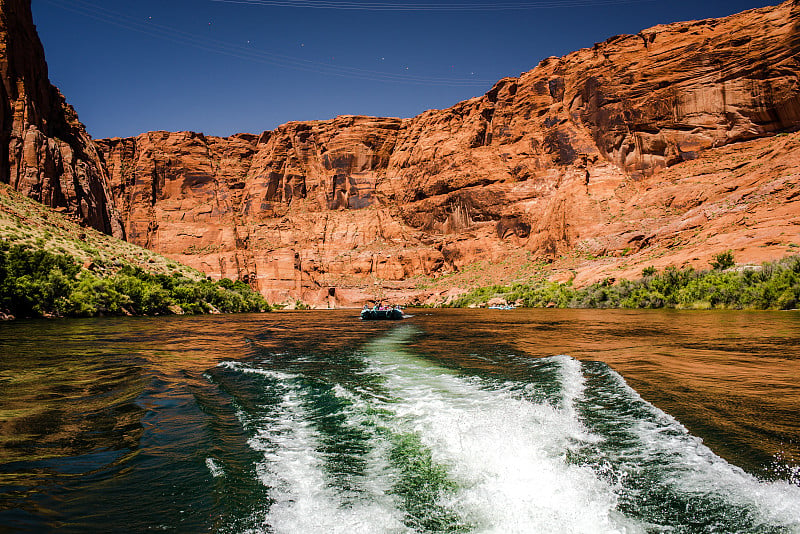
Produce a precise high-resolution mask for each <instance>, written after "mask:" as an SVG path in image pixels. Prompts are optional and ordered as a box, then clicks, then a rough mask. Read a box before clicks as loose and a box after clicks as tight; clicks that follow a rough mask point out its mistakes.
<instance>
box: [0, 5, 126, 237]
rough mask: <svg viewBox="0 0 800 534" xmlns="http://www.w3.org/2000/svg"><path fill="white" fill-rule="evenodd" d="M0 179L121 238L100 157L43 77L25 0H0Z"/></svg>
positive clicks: (38, 45) (38, 46)
mask: <svg viewBox="0 0 800 534" xmlns="http://www.w3.org/2000/svg"><path fill="white" fill-rule="evenodd" d="M0 181H2V182H4V183H7V184H10V185H11V186H12V187H14V188H15V189H17V190H18V191H20V192H22V193H24V194H26V195H27V196H29V197H31V198H34V199H36V200H38V201H40V202H42V203H44V204H46V205H48V206H51V207H54V208H61V209H63V210H65V211H66V212H68V213H71V214H73V215H74V216H75V217H76V218H77V219H79V220H81V221H82V222H84V223H86V224H89V225H91V226H93V227H94V228H97V229H98V230H101V231H104V232H106V233H110V234H113V235H115V236H117V237H123V233H122V225H121V223H120V219H119V215H118V214H117V213H116V210H115V208H114V205H113V201H112V200H111V199H110V198H109V196H108V187H107V175H106V171H105V167H104V165H103V162H102V159H101V157H100V154H99V153H98V152H97V148H96V146H95V145H94V142H93V141H92V139H91V138H90V137H89V135H88V134H87V133H86V130H85V128H84V126H83V124H81V123H80V121H79V120H78V116H77V114H76V113H75V110H74V109H72V107H71V106H69V105H68V104H67V103H66V101H65V100H64V97H63V96H62V95H61V93H60V92H59V91H58V89H56V88H55V87H53V86H52V85H51V84H50V81H49V79H48V75H47V63H46V62H45V59H44V50H43V48H42V44H41V42H40V41H39V37H38V35H37V34H36V28H35V26H34V25H33V20H32V16H31V6H30V0H0Z"/></svg>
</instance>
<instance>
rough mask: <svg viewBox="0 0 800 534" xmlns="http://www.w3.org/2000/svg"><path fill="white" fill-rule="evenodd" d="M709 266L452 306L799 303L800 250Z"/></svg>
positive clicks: (489, 292)
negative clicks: (499, 302)
mask: <svg viewBox="0 0 800 534" xmlns="http://www.w3.org/2000/svg"><path fill="white" fill-rule="evenodd" d="M711 267H712V268H711V269H710V270H696V269H693V268H691V267H686V268H683V269H679V268H677V267H667V268H666V269H664V270H663V271H661V272H659V271H657V270H656V269H655V268H653V267H648V268H645V269H644V271H643V272H642V278H641V279H639V280H618V281H615V280H613V279H606V280H603V281H601V282H598V283H595V284H592V285H590V286H587V287H583V288H576V287H573V285H572V284H571V283H557V282H549V281H546V280H543V279H539V280H536V281H530V282H523V283H515V284H511V285H495V286H490V287H481V288H476V289H473V290H472V291H470V292H468V293H466V294H465V295H463V296H462V297H460V298H458V299H457V300H455V301H453V302H452V303H451V304H449V305H448V306H450V307H475V306H484V305H486V303H488V302H489V301H490V300H492V299H505V300H506V301H507V302H511V303H517V304H518V305H521V306H525V307H532V308H544V307H550V308H682V309H711V308H724V309H738V310H741V309H756V310H788V309H796V308H798V307H800V256H790V257H787V258H784V259H782V260H778V261H774V262H768V263H764V264H762V265H759V266H744V267H740V268H736V267H735V263H734V258H733V253H732V252H731V251H726V252H723V253H720V254H718V255H717V256H715V257H714V261H713V262H711Z"/></svg>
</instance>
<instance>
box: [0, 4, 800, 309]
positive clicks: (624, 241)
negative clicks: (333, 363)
mask: <svg viewBox="0 0 800 534" xmlns="http://www.w3.org/2000/svg"><path fill="white" fill-rule="evenodd" d="M0 49H1V50H2V54H0V78H1V79H2V83H0V126H2V128H0V147H2V151H0V180H2V181H3V182H7V183H9V184H10V185H11V186H12V187H14V188H15V189H17V190H19V191H22V192H23V193H25V194H26V195H28V196H30V197H32V198H35V199H37V200H39V201H41V202H43V203H45V204H47V205H49V206H53V207H57V208H61V209H62V210H64V211H67V212H69V213H71V214H72V215H74V216H75V217H76V218H79V219H80V220H82V221H83V222H84V223H86V224H90V225H92V226H94V227H95V228H98V229H101V230H103V231H104V232H107V233H111V234H114V235H116V236H126V238H127V239H128V240H130V241H132V242H133V243H136V244H140V245H142V246H145V247H148V248H151V249H154V250H156V251H158V252H161V253H164V254H166V255H168V256H170V257H172V258H174V259H177V260H180V261H182V262H184V263H187V264H189V265H191V266H193V267H197V268H199V269H201V270H203V271H204V272H206V273H207V274H208V275H209V276H211V277H214V278H219V277H223V276H224V277H230V278H239V279H243V280H247V281H249V282H250V283H252V284H253V285H254V286H255V287H257V288H258V289H259V290H260V291H261V292H262V293H264V294H265V295H266V296H267V297H268V298H270V299H271V300H275V301H280V300H286V299H290V300H291V299H295V298H300V299H303V300H305V301H306V302H311V303H314V304H316V305H319V306H340V305H346V304H350V303H353V302H357V301H360V300H362V299H364V298H365V297H371V296H379V295H385V296H391V295H394V296H396V297H403V298H406V299H407V300H413V299H422V298H427V297H429V296H431V295H434V296H435V293H436V292H438V291H442V292H446V293H447V294H453V291H454V290H453V288H454V287H457V286H459V285H463V286H469V285H474V284H477V283H489V282H498V281H510V280H513V279H515V278H524V277H530V276H550V277H554V278H556V279H563V280H567V279H572V280H574V281H575V283H578V284H580V283H587V282H591V281H594V280H597V279H601V278H614V277H618V276H619V277H623V276H637V275H638V273H639V272H640V271H641V268H642V266H645V265H653V266H656V267H663V266H665V265H668V264H678V265H682V264H699V265H701V266H705V262H707V260H708V259H709V258H710V257H711V256H712V255H713V254H715V253H717V252H719V251H721V250H725V249H728V248H731V249H733V250H734V252H735V254H736V256H737V259H738V260H739V261H761V260H766V259H772V258H775V257H779V256H782V255H785V254H787V253H796V252H797V250H798V247H800V232H798V231H797V228H798V224H799V223H800V222H799V221H800V195H798V193H797V192H798V190H800V175H798V168H800V160H798V157H800V156H798V154H800V150H798V148H800V133H797V132H796V130H797V129H798V127H800V2H798V0H789V1H787V2H784V3H783V4H780V5H779V6H776V7H770V8H763V9H757V10H751V11H748V12H744V13H741V14H738V15H734V16H732V17H727V18H724V19H717V20H706V21H698V22H685V23H676V24H670V25H665V26H657V27H655V28H651V29H648V30H644V31H642V32H640V33H639V34H637V35H623V36H617V37H612V38H611V39H608V40H607V41H606V42H604V43H599V44H597V45H595V46H594V47H593V48H590V49H583V50H579V51H576V52H574V53H572V54H569V55H567V56H565V57H562V58H548V59H546V60H544V61H542V62H541V63H540V64H539V65H538V66H537V67H536V68H534V69H533V70H531V71H530V72H527V73H524V74H522V75H521V76H519V77H517V78H505V79H503V80H500V81H499V82H498V83H497V84H496V85H495V86H494V87H493V88H492V89H491V91H489V92H488V93H487V94H485V95H484V96H482V97H477V98H473V99H471V100H468V101H465V102H461V103H459V104H456V105H455V106H453V107H451V108H449V109H445V110H431V111H427V112H425V113H423V114H421V115H419V116H417V117H414V118H410V119H396V118H375V117H353V116H343V117H338V118H336V119H333V120H329V121H313V122H293V123H289V124H286V125H283V126H281V127H279V128H277V129H276V130H274V131H268V132H263V133H261V134H258V135H251V134H239V135H235V136H231V137H228V138H219V137H211V136H204V135H202V134H198V133H192V132H177V133H170V132H149V133H146V134H142V135H140V136H137V137H135V138H127V139H118V138H115V139H106V140H100V141H92V140H91V139H90V137H89V136H88V134H87V133H86V131H85V129H84V127H83V125H81V123H80V122H79V121H78V118H77V115H76V114H75V111H74V110H73V109H72V108H71V107H70V106H68V105H67V104H66V103H65V100H64V97H63V96H62V95H61V94H60V93H59V92H58V90H57V89H56V88H55V87H53V86H52V85H51V84H50V83H49V81H48V77H47V65H46V63H45V61H44V52H43V50H42V46H41V43H40V42H39V40H38V37H37V36H36V31H35V28H34V26H33V22H32V20H31V12H30V4H29V2H27V1H25V0H0ZM118 213H119V214H120V215H118Z"/></svg>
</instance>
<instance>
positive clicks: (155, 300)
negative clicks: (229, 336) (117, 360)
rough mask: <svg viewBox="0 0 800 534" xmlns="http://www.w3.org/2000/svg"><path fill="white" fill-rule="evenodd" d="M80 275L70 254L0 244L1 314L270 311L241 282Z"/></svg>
mask: <svg viewBox="0 0 800 534" xmlns="http://www.w3.org/2000/svg"><path fill="white" fill-rule="evenodd" d="M96 263H97V262H96ZM98 264H99V263H98ZM80 271H81V267H80V264H79V263H78V261H77V260H76V259H75V258H73V257H72V256H69V255H67V254H53V253H50V252H47V251H44V250H36V249H32V248H30V247H26V246H23V245H14V246H9V245H8V244H7V243H0V310H2V311H5V312H8V313H11V314H13V315H15V316H17V317H41V316H48V315H56V316H77V317H86V316H96V315H118V314H133V315H161V314H167V313H172V311H173V309H174V306H175V305H176V304H177V305H179V306H180V307H181V308H182V309H183V311H184V312H186V313H207V312H209V311H211V310H212V308H213V309H216V310H219V311H221V312H254V311H269V310H270V309H271V308H270V306H269V304H268V303H267V302H266V301H265V300H264V297H262V296H261V295H260V294H259V293H257V292H255V291H253V289H252V288H251V287H250V286H248V285H247V284H245V283H243V282H240V281H236V282H234V281H232V280H222V281H220V282H218V283H215V282H211V281H209V280H201V281H194V280H191V279H189V278H186V277H184V276H182V275H180V274H178V273H175V274H173V275H171V276H168V275H164V274H151V273H148V272H146V271H144V270H143V269H141V268H140V267H132V266H129V265H125V266H123V267H121V268H120V269H119V270H118V271H117V273H116V274H113V275H111V276H108V277H101V276H99V275H98V274H95V273H93V272H88V271H84V272H82V273H81V272H80ZM79 273H80V274H79Z"/></svg>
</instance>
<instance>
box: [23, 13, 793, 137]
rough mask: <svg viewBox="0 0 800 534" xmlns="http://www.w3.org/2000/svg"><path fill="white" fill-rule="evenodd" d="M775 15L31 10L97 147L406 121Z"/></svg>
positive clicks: (58, 79) (55, 78)
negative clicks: (685, 29) (719, 23)
mask: <svg viewBox="0 0 800 534" xmlns="http://www.w3.org/2000/svg"><path fill="white" fill-rule="evenodd" d="M777 3H778V2H777V1H774V2H771V3H764V0H760V1H758V0H756V1H753V0H704V1H698V0H671V1H670V2H664V1H641V0H629V1H625V0H520V1H513V0H499V1H498V2H481V1H480V0H463V1H456V0H399V1H397V2H388V1H387V0H369V1H367V2H355V1H352V0H276V1H273V0H225V1H220V0H136V1H131V0H126V1H120V0H33V2H32V4H33V15H34V22H35V23H36V26H37V28H38V31H39V36H40V38H41V40H42V42H43V44H44V48H45V54H46V57H47V62H48V66H49V69H50V80H51V81H52V82H53V83H54V84H55V85H56V86H58V87H59V88H60V89H61V91H62V92H63V93H64V95H65V96H66V98H67V101H68V102H69V103H70V104H72V105H73V106H74V107H75V108H76V110H77V111H78V114H79V116H80V118H81V120H82V122H83V123H84V124H85V125H86V127H87V129H88V131H89V133H90V134H91V135H92V136H93V137H95V138H101V137H115V136H118V137H127V136H133V135H137V134H139V133H142V132H145V131H148V130H171V131H178V130H193V131H197V132H203V133H205V134H208V135H222V136H225V135H230V134H233V133H236V132H250V133H260V132H261V131H263V130H271V129H273V128H275V127H276V126H278V125H280V124H283V123H285V122H288V121H291V120H314V119H330V118H332V117H335V116H337V115H346V114H350V115H375V116H388V117H411V116H414V115H417V114H419V113H421V112H422V111H425V110H427V109H431V108H438V109H441V108H447V107H450V106H452V105H453V104H455V103H457V102H459V101H461V100H465V99H468V98H471V97H473V96H479V95H482V94H484V93H485V92H486V91H487V90H489V89H490V88H491V86H492V85H493V83H494V82H495V81H496V80H498V79H500V78H502V77H504V76H518V75H519V74H520V73H522V72H525V71H527V70H530V69H532V68H533V67H534V66H536V64H537V63H538V62H539V61H541V60H542V59H543V58H545V57H548V56H561V55H564V54H567V53H569V52H571V51H573V50H577V49H579V48H583V47H587V46H592V45H593V44H594V43H595V42H599V41H604V40H605V39H606V38H608V37H610V36H612V35H616V34H621V33H636V32H638V31H640V30H642V29H644V28H648V27H650V26H654V25H656V24H661V23H669V22H675V21H681V20H692V19H703V18H708V17H721V16H726V15H730V14H733V13H736V12H739V11H743V10H746V9H751V8H754V7H762V6H764V5H771V4H777ZM387 5H391V6H394V7H395V8H403V9H385V7H386V6H387ZM365 7H370V9H365ZM501 7H504V8H505V9H500V8H501Z"/></svg>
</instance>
